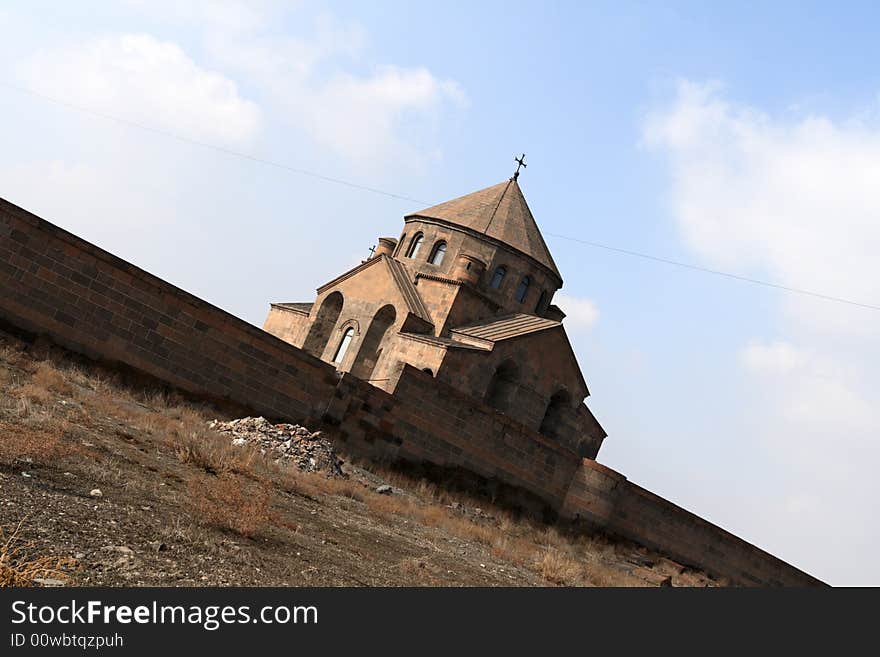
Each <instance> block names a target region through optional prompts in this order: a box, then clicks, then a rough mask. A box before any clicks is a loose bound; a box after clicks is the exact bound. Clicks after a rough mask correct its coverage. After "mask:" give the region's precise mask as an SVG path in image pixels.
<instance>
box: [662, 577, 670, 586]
mask: <svg viewBox="0 0 880 657" xmlns="http://www.w3.org/2000/svg"><path fill="white" fill-rule="evenodd" d="M660 586H672V575H670V576H669V577H666V578H664V579H663V580H661V582H660Z"/></svg>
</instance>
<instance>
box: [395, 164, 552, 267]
mask: <svg viewBox="0 0 880 657" xmlns="http://www.w3.org/2000/svg"><path fill="white" fill-rule="evenodd" d="M410 217H425V218H429V219H439V220H441V221H448V222H450V223H453V224H457V225H459V226H463V227H465V228H470V229H471V230H474V231H477V232H480V233H483V234H485V235H488V236H489V237H493V238H495V239H497V240H499V241H501V242H504V243H505V244H507V245H509V246H512V247H513V248H515V249H516V250H518V251H521V252H522V253H525V254H526V255H528V256H531V257H532V258H534V259H535V260H537V261H538V262H540V263H541V264H542V265H544V266H545V267H547V268H549V269H550V270H551V271H552V272H553V273H554V274H556V275H557V276H559V278H560V279H561V278H562V276H560V275H559V270H558V269H557V268H556V263H555V262H553V256H551V255H550V250H549V249H548V248H547V244H546V243H545V242H544V238H543V237H542V236H541V231H540V230H538V224H537V223H536V222H535V218H534V217H533V216H532V211H531V210H529V206H528V204H527V203H526V199H525V197H524V196H523V193H522V190H521V189H520V187H519V183H518V182H517V181H516V180H512V179H511V180H507V181H505V182H503V183H499V184H497V185H493V186H492V187H487V188H486V189H481V190H480V191H478V192H473V193H472V194H468V195H466V196H462V197H460V198H456V199H453V200H451V201H446V202H445V203H441V204H439V205H435V206H433V207H430V208H426V209H424V210H420V211H419V212H413V213H412V214H410V215H407V218H410Z"/></svg>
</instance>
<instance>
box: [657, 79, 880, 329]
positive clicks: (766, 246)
mask: <svg viewBox="0 0 880 657" xmlns="http://www.w3.org/2000/svg"><path fill="white" fill-rule="evenodd" d="M866 115H869V114H865V113H861V114H859V115H858V117H859V118H854V119H852V120H848V121H833V120H831V119H829V118H827V117H823V116H814V115H807V116H802V117H798V118H775V117H772V116H770V115H768V114H766V113H763V112H761V111H759V110H757V109H754V108H751V107H748V106H745V105H741V104H735V103H732V102H729V101H727V100H725V99H724V98H723V97H722V96H721V94H720V87H719V85H717V84H710V85H699V84H694V83H690V82H682V83H680V85H679V88H678V94H677V97H676V99H675V101H674V102H673V103H672V104H671V105H670V106H668V107H665V108H663V109H662V110H660V111H656V112H654V113H653V114H651V115H650V116H649V117H648V120H647V121H646V124H645V130H644V137H645V141H646V143H647V144H648V145H649V146H652V147H655V148H657V149H659V150H661V151H662V152H663V153H664V154H665V155H667V156H668V158H669V164H670V167H671V172H672V192H671V199H670V200H671V204H672V209H673V212H674V214H675V217H676V219H677V221H678V225H679V227H680V229H681V232H682V235H683V237H684V239H685V240H686V242H687V243H688V244H689V245H690V246H691V247H692V248H693V249H694V250H695V251H696V252H697V253H698V254H700V255H701V256H703V257H704V258H705V259H706V260H708V261H710V262H711V263H712V264H714V265H716V266H722V267H737V268H739V269H740V270H742V269H752V270H757V271H759V272H761V273H764V274H766V275H767V276H770V277H772V278H773V280H775V281H777V282H779V283H781V284H783V285H786V286H790V287H796V288H803V289H809V290H813V291H816V292H820V293H824V294H830V295H835V296H842V297H845V298H849V299H852V300H855V301H860V302H862V303H868V304H876V305H880V298H878V294H880V288H878V286H877V284H876V281H877V280H878V278H880V259H878V258H877V257H876V253H875V250H876V245H877V244H880V221H878V220H877V218H878V216H880V123H877V122H876V121H875V122H871V121H870V120H869V119H865V118H864V116H866ZM787 308H788V310H789V311H790V312H792V313H793V314H795V315H796V316H798V317H799V318H801V319H803V320H804V321H808V322H810V323H812V324H813V325H814V326H815V327H816V328H818V329H821V330H831V331H839V330H843V331H844V332H850V331H851V330H852V329H853V328H857V325H856V324H854V323H853V318H856V322H858V319H857V318H859V317H863V316H864V313H862V312H861V311H858V310H856V311H849V310H848V309H845V308H843V307H832V308H829V306H827V304H825V303H824V302H822V303H816V302H814V301H811V300H808V299H803V298H795V297H792V298H790V299H789V302H788V306H787Z"/></svg>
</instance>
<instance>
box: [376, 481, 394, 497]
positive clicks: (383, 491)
mask: <svg viewBox="0 0 880 657" xmlns="http://www.w3.org/2000/svg"><path fill="white" fill-rule="evenodd" d="M376 492H377V493H379V494H380V495H391V493H393V492H394V491H393V489H392V488H391V486H389V485H388V484H382V485H381V486H379V487H378V488H377V489H376Z"/></svg>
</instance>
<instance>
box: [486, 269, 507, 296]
mask: <svg viewBox="0 0 880 657" xmlns="http://www.w3.org/2000/svg"><path fill="white" fill-rule="evenodd" d="M505 275H507V267H505V266H504V265H500V266H498V267H496V268H495V273H494V274H492V282H491V283H489V287H491V288H492V289H493V290H497V289H498V288H499V287H501V283H503V282H504V277H505Z"/></svg>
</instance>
